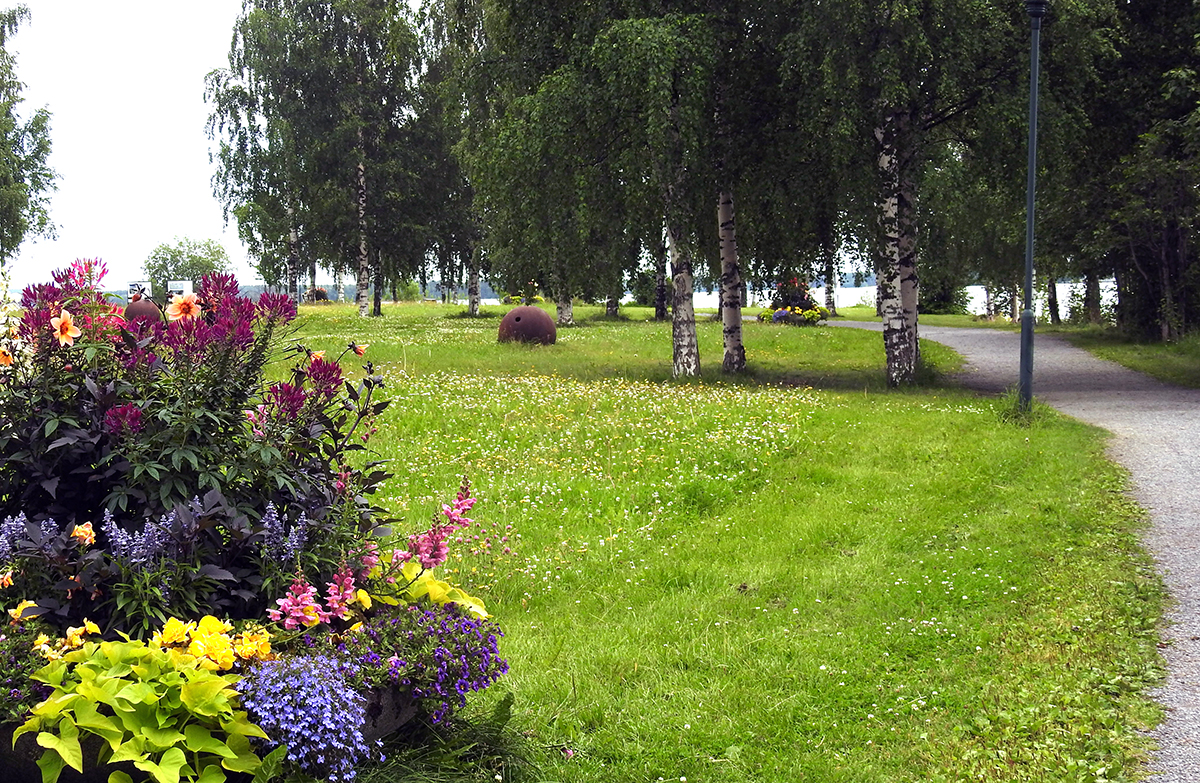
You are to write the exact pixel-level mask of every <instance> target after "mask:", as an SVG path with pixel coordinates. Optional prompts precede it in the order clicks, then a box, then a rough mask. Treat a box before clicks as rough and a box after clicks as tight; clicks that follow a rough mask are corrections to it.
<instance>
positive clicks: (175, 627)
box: [150, 617, 196, 647]
mask: <svg viewBox="0 0 1200 783" xmlns="http://www.w3.org/2000/svg"><path fill="white" fill-rule="evenodd" d="M195 629H196V624H195V623H185V622H183V621H182V620H179V619H177V618H175V617H172V618H171V619H169V620H167V624H166V625H164V626H163V629H162V631H159V632H158V633H155V634H154V637H153V638H152V639H151V640H150V643H151V644H152V645H154V646H156V647H161V646H163V645H168V646H169V645H172V644H183V643H184V642H186V641H187V640H188V637H189V636H190V635H191V633H192V631H194V630H195Z"/></svg>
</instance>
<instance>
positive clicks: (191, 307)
mask: <svg viewBox="0 0 1200 783" xmlns="http://www.w3.org/2000/svg"><path fill="white" fill-rule="evenodd" d="M199 317H200V304H199V303H198V302H197V301H196V295H195V294H183V295H182V296H181V295H179V294H175V295H174V296H172V297H171V304H169V305H167V318H170V319H171V320H172V321H178V320H179V319H181V318H183V319H188V318H199Z"/></svg>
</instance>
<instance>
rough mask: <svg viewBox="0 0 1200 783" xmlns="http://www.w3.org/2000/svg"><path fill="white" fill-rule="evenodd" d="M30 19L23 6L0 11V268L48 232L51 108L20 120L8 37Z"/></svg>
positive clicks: (18, 84) (17, 83)
mask: <svg viewBox="0 0 1200 783" xmlns="http://www.w3.org/2000/svg"><path fill="white" fill-rule="evenodd" d="M28 19H29V9H28V8H27V7H25V6H23V5H21V6H17V7H16V8H11V9H9V10H6V11H0V266H3V265H4V263H5V262H7V261H8V260H9V259H10V258H12V257H13V255H15V254H16V252H17V250H18V248H20V246H21V243H22V242H23V241H24V240H25V239H26V238H28V237H33V236H39V235H40V236H52V235H53V233H54V225H53V223H51V221H50V209H49V201H50V194H51V193H52V192H53V191H54V190H55V178H56V175H55V173H54V171H53V170H52V169H51V168H50V166H49V164H48V159H49V157H50V112H49V111H48V110H46V109H44V108H42V109H37V110H35V111H34V112H33V113H32V114H31V115H29V116H28V118H27V119H22V116H21V113H20V112H19V111H18V107H19V106H20V104H21V103H22V100H23V99H22V98H21V89H22V87H23V86H24V85H23V84H22V83H21V81H20V80H19V79H18V78H17V73H16V58H15V57H14V56H13V54H12V52H10V51H9V50H8V43H9V39H10V38H11V37H12V35H13V33H15V32H16V31H17V27H18V26H19V25H20V24H21V22H23V21H26V20H28Z"/></svg>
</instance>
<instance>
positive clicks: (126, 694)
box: [116, 667, 158, 704]
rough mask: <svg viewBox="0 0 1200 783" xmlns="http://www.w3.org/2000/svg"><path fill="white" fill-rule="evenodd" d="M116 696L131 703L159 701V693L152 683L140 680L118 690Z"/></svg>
mask: <svg viewBox="0 0 1200 783" xmlns="http://www.w3.org/2000/svg"><path fill="white" fill-rule="evenodd" d="M127 668H128V667H127ZM116 698H118V699H124V700H125V701H127V702H129V703H130V704H154V703H155V702H157V701H158V694H156V693H155V691H154V686H153V685H151V684H150V683H148V682H144V681H138V682H131V683H129V684H128V685H126V686H125V687H124V688H122V689H121V690H119V691H117V694H116Z"/></svg>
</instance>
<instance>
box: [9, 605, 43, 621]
mask: <svg viewBox="0 0 1200 783" xmlns="http://www.w3.org/2000/svg"><path fill="white" fill-rule="evenodd" d="M31 606H37V604H35V603H34V602H33V601H22V602H21V603H19V604H17V606H16V608H15V609H9V610H8V616H9V617H11V618H12V624H13V625H16V624H17V623H19V622H21V621H22V620H24V619H26V618H25V617H22V615H23V614H25V610H26V609H28V608H30V607H31ZM30 616H31V617H32V615H30Z"/></svg>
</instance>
